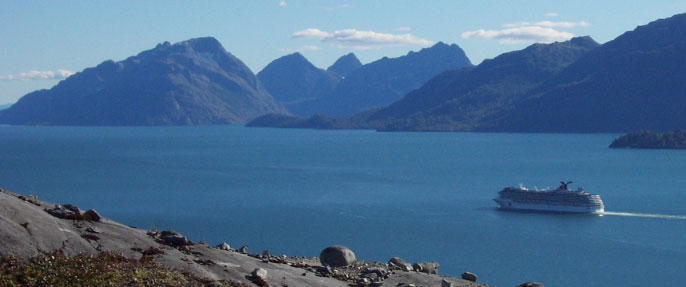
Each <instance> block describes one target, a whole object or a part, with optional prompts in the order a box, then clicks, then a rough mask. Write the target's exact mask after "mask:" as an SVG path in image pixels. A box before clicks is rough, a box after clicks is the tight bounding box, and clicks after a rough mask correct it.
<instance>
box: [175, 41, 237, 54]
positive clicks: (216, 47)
mask: <svg viewBox="0 0 686 287" xmlns="http://www.w3.org/2000/svg"><path fill="white" fill-rule="evenodd" d="M179 44H180V45H188V46H190V47H192V48H193V50H195V51H196V52H209V53H217V52H224V51H225V50H224V47H223V46H222V44H221V43H219V41H217V39H215V38H213V37H201V38H193V39H190V40H186V41H183V42H180V43H177V44H176V45H179Z"/></svg>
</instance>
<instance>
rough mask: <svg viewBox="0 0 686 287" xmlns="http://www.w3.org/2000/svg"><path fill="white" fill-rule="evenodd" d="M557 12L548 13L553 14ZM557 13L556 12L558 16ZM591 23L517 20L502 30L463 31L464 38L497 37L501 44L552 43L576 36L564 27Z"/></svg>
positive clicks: (505, 25) (585, 25)
mask: <svg viewBox="0 0 686 287" xmlns="http://www.w3.org/2000/svg"><path fill="white" fill-rule="evenodd" d="M553 14H555V13H548V14H546V16H550V17H554V16H552V15H553ZM556 15H557V14H555V16H556ZM588 26H590V24H589V23H588V22H585V21H579V22H565V21H558V22H554V21H547V20H546V21H538V22H517V23H508V24H504V25H503V29H500V30H485V29H479V30H475V31H467V32H464V33H462V38H464V39H469V38H482V39H495V40H498V41H499V42H500V43H501V44H524V43H536V42H541V43H551V42H555V41H565V40H569V39H570V38H572V37H574V34H572V33H570V32H567V31H561V30H564V29H570V28H578V27H588Z"/></svg>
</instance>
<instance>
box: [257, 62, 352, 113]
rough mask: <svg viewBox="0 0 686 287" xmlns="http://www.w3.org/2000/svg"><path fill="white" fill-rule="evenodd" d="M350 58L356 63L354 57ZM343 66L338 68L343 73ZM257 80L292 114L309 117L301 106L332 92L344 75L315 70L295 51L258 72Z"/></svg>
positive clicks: (315, 68)
mask: <svg viewBox="0 0 686 287" xmlns="http://www.w3.org/2000/svg"><path fill="white" fill-rule="evenodd" d="M350 55H352V58H354V60H357V57H355V55H353V54H350ZM339 61H341V59H339ZM357 63H359V60H357ZM342 65H345V64H342ZM342 65H339V67H343V68H344V69H342V71H345V67H344V66H342ZM257 78H258V79H259V80H260V82H262V84H263V85H264V87H265V88H266V89H267V91H269V93H270V94H271V95H272V96H273V97H274V99H275V100H276V101H278V102H279V103H281V104H283V105H284V106H285V107H286V108H287V109H288V110H289V111H290V112H291V113H294V114H296V115H300V116H308V114H307V113H306V112H304V111H302V106H303V103H307V102H311V101H314V100H317V99H319V98H321V97H323V96H325V95H327V94H328V93H331V91H333V89H334V88H335V87H336V85H337V84H338V83H339V82H340V81H341V79H343V76H341V75H340V74H338V73H335V72H331V71H327V70H322V69H319V68H317V67H315V66H314V65H312V63H310V62H309V61H308V60H307V59H305V57H303V55H301V54H300V53H297V52H296V53H293V54H290V55H286V56H283V57H281V58H278V59H276V60H274V61H272V62H271V63H269V64H268V65H267V66H266V67H264V69H262V71H260V72H259V73H257Z"/></svg>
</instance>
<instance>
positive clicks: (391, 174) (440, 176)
mask: <svg viewBox="0 0 686 287" xmlns="http://www.w3.org/2000/svg"><path fill="white" fill-rule="evenodd" d="M615 136H616V135H583V134H574V135H565V134H478V133H377V132H372V131H313V130H280V129H250V128H244V127H237V126H208V127H134V128H76V127H9V126H0V186H2V187H5V188H7V189H9V190H12V191H14V192H19V193H24V194H30V193H33V194H37V195H38V196H39V198H41V199H44V200H48V201H54V202H61V203H75V204H77V205H78V206H80V207H82V208H86V209H87V208H95V209H97V210H98V211H100V213H101V214H103V215H104V216H106V217H109V218H112V219H115V220H119V221H122V222H124V223H126V224H130V225H134V226H137V227H140V228H173V229H176V230H178V231H180V232H182V233H184V234H185V235H187V236H189V237H190V238H191V239H192V240H195V241H200V240H202V241H206V242H210V243H212V244H216V243H219V242H223V241H226V242H228V243H229V244H230V245H231V246H232V247H234V248H237V247H240V246H241V245H243V244H246V243H247V244H249V246H250V247H249V251H251V252H259V251H261V250H263V249H269V251H270V252H271V253H272V254H289V255H302V256H316V255H318V253H319V251H321V249H323V248H324V247H326V246H328V245H332V244H343V245H346V246H348V247H350V248H351V249H352V250H353V251H354V252H355V253H356V254H357V257H358V258H362V259H366V260H376V261H383V262H385V261H386V260H388V258H390V257H392V256H400V257H402V258H404V259H405V260H407V261H420V260H436V261H438V262H439V263H440V264H441V269H440V273H442V274H447V275H453V276H459V274H460V273H461V272H463V271H471V272H474V273H477V274H478V275H479V278H480V280H481V281H484V282H487V283H490V284H495V285H498V286H514V285H516V284H518V283H522V282H525V281H532V280H535V281H539V282H542V283H545V284H546V286H656V285H658V286H681V285H682V284H683V282H685V281H686V272H684V271H686V220H683V219H679V218H677V219H665V218H660V217H642V216H610V215H606V216H603V217H599V216H587V215H554V214H529V213H511V212H501V211H497V210H495V209H494V206H495V204H494V202H493V201H492V200H491V199H492V198H493V197H494V196H495V195H496V192H497V191H498V190H500V189H502V188H503V187H505V186H509V185H517V184H519V183H525V184H526V185H527V186H528V187H534V186H538V187H539V188H544V187H547V186H551V187H554V186H556V185H557V183H558V182H559V181H560V180H562V179H571V180H574V181H575V184H574V185H572V188H576V187H577V186H579V185H582V186H583V187H584V188H585V189H586V190H587V191H590V192H595V193H600V194H601V196H602V197H603V200H604V201H605V205H606V209H607V210H608V211H614V212H622V213H628V214H627V215H635V214H636V213H642V214H669V215H678V216H683V215H686V188H684V186H686V176H685V175H686V174H685V172H686V151H663V150H610V149H608V148H607V145H608V144H609V143H610V142H611V141H612V139H613V138H614V137H615ZM577 183H578V185H577ZM652 280H657V281H658V284H655V282H654V281H652Z"/></svg>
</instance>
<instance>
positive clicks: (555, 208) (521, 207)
mask: <svg viewBox="0 0 686 287" xmlns="http://www.w3.org/2000/svg"><path fill="white" fill-rule="evenodd" d="M493 200H494V201H495V202H496V203H498V207H500V209H503V210H516V211H538V212H560V213H603V212H604V211H605V210H604V208H603V207H602V205H601V206H600V207H593V206H588V205H562V204H535V203H524V202H515V201H511V200H506V199H500V198H496V199H493Z"/></svg>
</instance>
